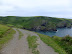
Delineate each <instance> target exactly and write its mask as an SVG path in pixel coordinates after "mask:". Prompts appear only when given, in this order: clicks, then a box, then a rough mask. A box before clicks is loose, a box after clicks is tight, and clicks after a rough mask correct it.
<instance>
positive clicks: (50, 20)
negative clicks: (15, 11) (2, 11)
mask: <svg viewBox="0 0 72 54" xmlns="http://www.w3.org/2000/svg"><path fill="white" fill-rule="evenodd" d="M0 23H1V24H6V25H8V26H16V27H19V28H24V29H27V30H41V31H56V30H57V28H64V27H67V28H71V26H72V19H64V18H55V17H45V16H35V17H16V16H6V17H0Z"/></svg>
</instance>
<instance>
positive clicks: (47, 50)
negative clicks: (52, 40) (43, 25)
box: [20, 29, 58, 54]
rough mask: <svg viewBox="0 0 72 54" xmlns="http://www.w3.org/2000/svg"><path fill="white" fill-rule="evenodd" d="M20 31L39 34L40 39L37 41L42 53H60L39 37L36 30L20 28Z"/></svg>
mask: <svg viewBox="0 0 72 54" xmlns="http://www.w3.org/2000/svg"><path fill="white" fill-rule="evenodd" d="M20 31H22V32H23V33H25V34H27V35H31V36H33V35H34V36H37V37H38V41H37V43H38V44H39V45H38V47H37V49H38V50H39V52H40V54H58V53H57V52H55V51H54V49H53V48H51V47H50V46H47V45H46V44H45V43H44V42H42V41H41V40H40V38H39V36H38V35H37V34H36V33H35V32H31V31H27V30H22V29H20Z"/></svg>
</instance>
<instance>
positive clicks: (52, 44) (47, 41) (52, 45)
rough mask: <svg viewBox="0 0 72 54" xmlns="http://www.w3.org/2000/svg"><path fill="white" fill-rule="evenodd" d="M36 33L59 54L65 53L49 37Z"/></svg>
mask: <svg viewBox="0 0 72 54" xmlns="http://www.w3.org/2000/svg"><path fill="white" fill-rule="evenodd" d="M38 35H39V37H40V38H41V40H42V41H43V42H44V43H46V44H47V45H48V46H51V47H52V48H53V49H54V50H55V51H56V52H58V53H59V54H67V53H66V52H65V51H64V50H63V48H61V47H60V46H59V45H58V44H57V43H56V42H55V41H54V40H53V39H52V38H51V37H49V36H46V35H43V34H39V33H38Z"/></svg>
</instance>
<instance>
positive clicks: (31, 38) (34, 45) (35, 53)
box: [27, 36, 39, 54]
mask: <svg viewBox="0 0 72 54" xmlns="http://www.w3.org/2000/svg"><path fill="white" fill-rule="evenodd" d="M27 41H28V44H29V48H30V49H31V50H32V53H33V54H39V51H38V50H37V49H36V48H37V45H38V44H37V43H36V41H37V37H36V36H28V37H27Z"/></svg>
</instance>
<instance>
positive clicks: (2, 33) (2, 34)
mask: <svg viewBox="0 0 72 54" xmlns="http://www.w3.org/2000/svg"><path fill="white" fill-rule="evenodd" d="M14 33H15V31H14V30H13V29H11V28H10V27H7V26H5V25H1V24H0V49H1V48H2V46H3V44H5V43H7V42H8V40H10V39H11V38H12V37H13V34H14Z"/></svg>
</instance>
